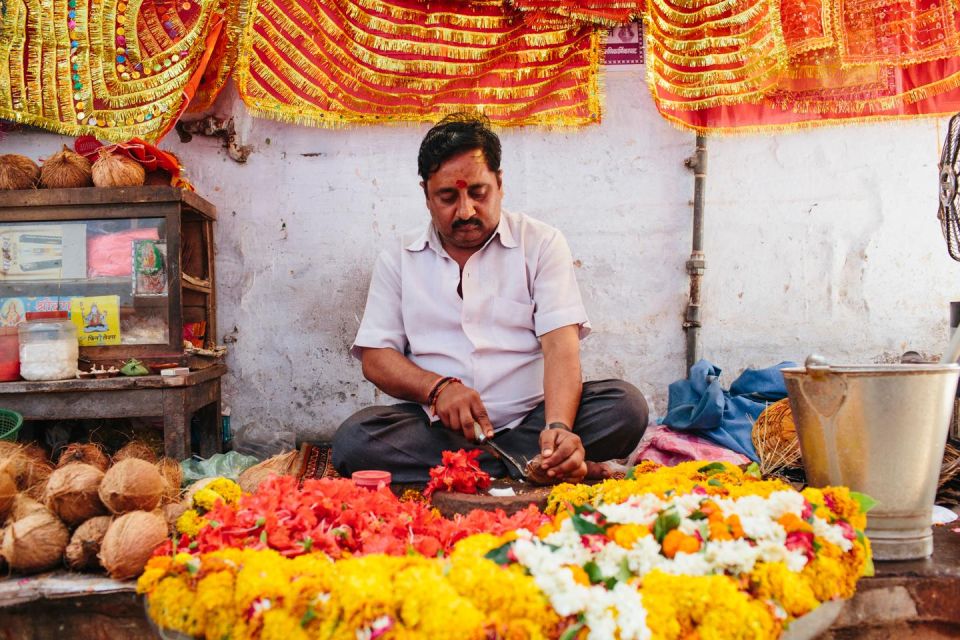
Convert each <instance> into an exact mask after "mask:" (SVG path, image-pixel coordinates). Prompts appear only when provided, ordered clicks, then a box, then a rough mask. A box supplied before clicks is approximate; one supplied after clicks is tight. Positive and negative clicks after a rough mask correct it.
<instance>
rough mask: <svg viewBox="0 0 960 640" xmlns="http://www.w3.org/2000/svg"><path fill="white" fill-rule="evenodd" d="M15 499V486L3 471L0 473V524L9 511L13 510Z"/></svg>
mask: <svg viewBox="0 0 960 640" xmlns="http://www.w3.org/2000/svg"><path fill="white" fill-rule="evenodd" d="M16 498H17V484H16V483H15V482H14V481H13V478H11V477H10V474H8V473H7V472H5V471H0V522H3V521H4V520H5V519H6V517H7V514H9V513H10V509H12V508H13V501H14V500H16Z"/></svg>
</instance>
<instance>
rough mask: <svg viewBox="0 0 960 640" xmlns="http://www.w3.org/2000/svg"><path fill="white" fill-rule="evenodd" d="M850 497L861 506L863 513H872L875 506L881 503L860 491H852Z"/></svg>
mask: <svg viewBox="0 0 960 640" xmlns="http://www.w3.org/2000/svg"><path fill="white" fill-rule="evenodd" d="M850 497H851V498H853V499H854V501H855V502H856V503H857V504H858V505H860V512H861V513H866V512H868V511H870V509H873V508H874V507H875V506H877V505H878V504H880V503H879V502H877V501H876V500H874V499H873V498H871V497H870V496H868V495H867V494H865V493H860V492H859V491H851V492H850Z"/></svg>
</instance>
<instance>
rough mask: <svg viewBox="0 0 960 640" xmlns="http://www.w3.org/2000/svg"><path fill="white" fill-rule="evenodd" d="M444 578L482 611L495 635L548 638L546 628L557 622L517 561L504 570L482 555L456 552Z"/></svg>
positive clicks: (540, 593)
mask: <svg viewBox="0 0 960 640" xmlns="http://www.w3.org/2000/svg"><path fill="white" fill-rule="evenodd" d="M446 577H447V580H449V582H450V584H451V585H452V586H453V588H454V589H456V591H457V592H458V593H459V594H460V595H462V596H464V597H466V598H469V599H470V601H471V602H472V603H473V604H474V606H475V607H477V608H478V609H479V610H480V611H482V612H484V614H485V615H486V616H487V620H488V622H490V623H492V624H493V626H494V627H495V628H496V630H497V634H498V637H501V638H518V639H519V638H523V639H530V640H537V639H541V638H545V637H548V636H545V634H548V630H550V629H553V628H554V627H556V625H557V624H559V622H560V618H559V616H558V615H557V614H556V612H555V611H554V610H553V609H552V608H551V607H550V602H549V600H548V599H547V597H546V595H545V594H544V593H543V592H542V591H540V589H539V588H538V587H537V583H536V582H535V581H534V579H533V577H532V576H530V575H528V574H527V573H526V571H524V570H523V568H522V567H521V566H520V565H519V564H516V565H511V566H510V567H509V568H506V569H505V568H503V567H500V566H498V565H497V564H496V563H494V562H492V561H490V560H487V559H485V558H482V557H467V556H462V555H456V554H455V555H454V556H451V558H450V564H449V569H448V571H447V576H446ZM534 630H535V632H534Z"/></svg>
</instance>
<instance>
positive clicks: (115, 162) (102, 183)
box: [92, 147, 147, 187]
mask: <svg viewBox="0 0 960 640" xmlns="http://www.w3.org/2000/svg"><path fill="white" fill-rule="evenodd" d="M98 155H99V157H98V158H97V161H96V162H94V163H93V169H92V173H93V184H94V185H96V186H98V187H139V186H140V185H142V184H143V182H144V180H145V179H146V177H147V172H146V171H145V170H144V168H143V165H142V164H140V163H139V162H137V161H136V160H134V159H133V158H131V157H130V156H128V155H126V154H124V153H112V152H110V151H107V148H106V147H101V148H100V150H99V152H98Z"/></svg>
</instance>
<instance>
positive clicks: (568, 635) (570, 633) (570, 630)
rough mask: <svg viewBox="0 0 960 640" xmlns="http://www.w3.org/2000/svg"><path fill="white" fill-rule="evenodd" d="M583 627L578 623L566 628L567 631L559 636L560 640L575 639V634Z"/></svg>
mask: <svg viewBox="0 0 960 640" xmlns="http://www.w3.org/2000/svg"><path fill="white" fill-rule="evenodd" d="M585 626H587V625H585V624H584V623H583V622H578V623H577V624H575V625H573V626H570V627H567V630H566V631H564V632H563V634H562V635H561V636H560V640H574V638H576V637H577V634H578V633H580V630H581V629H583V628H584V627H585Z"/></svg>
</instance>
